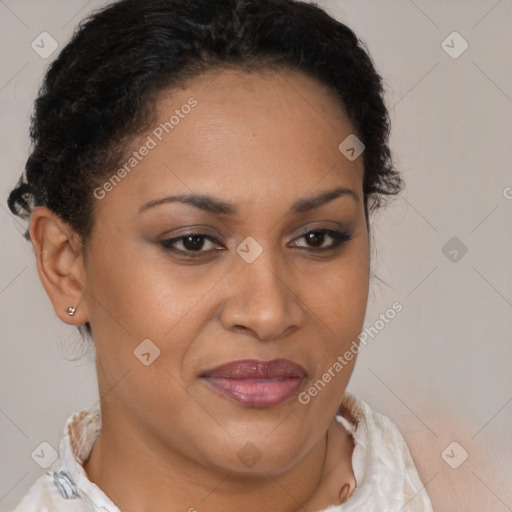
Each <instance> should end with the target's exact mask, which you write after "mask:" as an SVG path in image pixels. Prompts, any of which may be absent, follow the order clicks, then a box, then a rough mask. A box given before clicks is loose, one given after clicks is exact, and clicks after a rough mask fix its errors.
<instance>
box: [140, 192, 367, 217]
mask: <svg viewBox="0 0 512 512" xmlns="http://www.w3.org/2000/svg"><path fill="white" fill-rule="evenodd" d="M343 196H345V197H351V198H352V199H354V200H355V201H356V202H357V203H358V202H359V196H358V195H357V194H356V193H355V192H354V191H353V190H351V189H349V188H345V187H337V188H335V189H332V190H327V191H325V192H321V193H320V194H318V195H316V196H314V197H311V198H308V199H299V200H297V201H295V202H294V203H293V205H292V207H291V211H292V213H304V212H309V211H311V210H315V209H316V208H319V207H320V206H323V205H324V204H327V203H329V202H330V201H333V200H334V199H336V198H338V197H343ZM172 202H180V203H184V204H189V205H191V206H195V207H196V208H199V209H201V210H204V211H206V212H208V213H211V214H214V215H236V214H238V212H239V210H238V208H237V207H236V206H235V205H234V204H232V203H228V202H226V201H222V200H220V199H217V198H215V197H211V196H206V195H201V194H178V195H173V196H167V197H162V198H160V199H153V200H152V201H149V202H147V203H145V204H143V205H142V206H141V207H140V209H139V213H142V212H144V211H145V210H148V209H149V208H153V207H155V206H159V205H161V204H165V203H172Z"/></svg>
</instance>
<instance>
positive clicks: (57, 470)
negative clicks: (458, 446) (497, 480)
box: [13, 392, 433, 512]
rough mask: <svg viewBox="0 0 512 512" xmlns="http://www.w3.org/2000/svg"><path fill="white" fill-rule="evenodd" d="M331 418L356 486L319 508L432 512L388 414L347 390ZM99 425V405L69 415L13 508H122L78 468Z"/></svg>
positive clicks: (77, 511) (66, 511)
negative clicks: (346, 448) (345, 444)
mask: <svg viewBox="0 0 512 512" xmlns="http://www.w3.org/2000/svg"><path fill="white" fill-rule="evenodd" d="M335 418H336V420H337V421H338V422H339V423H341V424H342V425H343V427H344V428H345V429H346V430H347V431H348V432H349V433H350V434H351V435H352V437H353V439H354V451H353V455H352V467H353V470H354V476H355V478H356V483H357V487H356V489H355V491H354V493H353V494H352V496H351V497H350V498H349V499H348V500H347V502H346V503H344V504H343V505H332V506H330V507H328V508H326V509H324V510H323V511H318V512H356V511H357V512H363V511H364V512H433V509H432V505H431V503H430V499H429V497H428V495H427V492H426V490H425V489H424V487H423V484H422V483H421V481H420V478H419V476H418V473H417V471H416V467H415V465H414V462H413V460H412V457H411V454H410V452H409V448H408V447H407V444H406V442H405V440H404V438H403V437H402V435H401V433H400V432H399V430H398V428H397V427H396V426H395V425H394V424H393V423H392V422H391V420H390V419H389V418H387V417H386V416H383V415H382V414H380V413H377V412H373V411H372V410H371V409H370V407H369V405H368V404H367V403H366V402H364V401H363V400H361V399H360V398H358V397H356V396H355V395H353V394H351V393H348V392H347V393H346V394H345V397H344V399H343V402H342V404H341V407H340V409H339V411H338V413H337V414H336V416H335ZM100 428H101V412H100V409H99V408H95V409H92V410H91V411H86V410H84V411H81V412H77V413H74V414H72V415H71V416H70V417H69V418H68V420H67V421H66V425H65V427H64V436H63V438H62V441H61V443H60V457H59V458H58V459H57V460H56V461H55V462H54V463H53V464H52V465H51V466H50V467H49V468H48V469H47V470H46V471H45V472H44V474H43V475H41V476H40V477H39V478H38V479H37V480H36V482H35V483H34V484H33V485H32V487H31V488H30V490H29V491H28V493H27V494H26V495H25V497H24V498H23V500H22V501H21V503H20V504H19V505H18V507H17V508H16V509H15V510H14V511H13V512H46V511H52V512H98V511H102V512H120V510H119V508H118V507H116V505H114V503H112V501H111V500H110V499H109V498H108V497H107V496H106V494H105V493H104V492H103V491H102V490H101V489H100V488H99V487H98V486H97V485H96V484H94V483H93V482H91V481H90V480H89V479H88V477H87V474H86V473H85V471H84V468H83V466H82V464H83V462H84V461H86V460H87V459H88V457H89V454H90V452H91V450H92V447H93V444H94V442H95V440H96V438H97V437H98V434H99V432H100Z"/></svg>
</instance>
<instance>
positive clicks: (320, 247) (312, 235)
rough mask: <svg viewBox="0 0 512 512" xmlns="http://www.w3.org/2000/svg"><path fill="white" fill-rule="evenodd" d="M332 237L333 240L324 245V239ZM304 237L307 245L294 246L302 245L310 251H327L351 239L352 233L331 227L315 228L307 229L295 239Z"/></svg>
mask: <svg viewBox="0 0 512 512" xmlns="http://www.w3.org/2000/svg"><path fill="white" fill-rule="evenodd" d="M329 238H331V239H333V240H334V242H331V244H330V245H327V246H324V243H325V241H326V239H327V240H328V239H329ZM300 239H304V240H306V243H307V245H306V246H304V245H302V246H300V245H299V246H296V247H302V248H304V249H306V250H311V251H327V250H330V249H336V248H337V247H339V246H340V245H341V244H343V243H345V242H348V241H349V240H351V239H352V235H351V234H350V233H348V232H347V231H334V230H331V229H315V230H312V231H308V232H307V233H304V234H303V235H302V236H300V237H299V238H298V239H297V240H300Z"/></svg>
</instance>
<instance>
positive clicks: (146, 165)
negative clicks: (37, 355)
mask: <svg viewBox="0 0 512 512" xmlns="http://www.w3.org/2000/svg"><path fill="white" fill-rule="evenodd" d="M382 96H383V91H382V85H381V78H380V76H379V75H378V74H377V73H376V71H375V69H374V67H373V65H372V62H371V59H370V57H369V55H368V54H367V53H366V51H365V50H364V48H363V45H362V43H361V42H359V41H358V39H357V38H356V36H355V35H354V33H353V32H352V31H351V30H350V29H349V28H347V27H346V26H345V25H343V24H341V23H339V22H337V21H336V20H334V19H332V18H331V17H329V16H328V15H327V14H326V13H325V12H324V11H323V10H321V9H320V8H319V7H316V6H313V5H310V4H307V3H303V2H299V1H292V0H246V1H234V0H222V1H221V0H215V1H212V0H192V1H185V0H174V1H170V0H152V1H141V0H122V1H120V2H117V3H114V4H112V5H110V6H108V7H106V8H104V9H103V10H101V11H99V12H97V13H95V14H93V15H92V16H91V17H90V18H89V19H88V20H87V21H86V22H84V23H82V24H81V26H80V27H79V30H78V31H77V32H76V33H75V35H74V37H73V39H72V41H71V42H70V43H69V44H68V45H67V46H66V47H65V48H64V49H63V50H62V52H61V54H60V55H59V57H58V58H57V60H56V61H55V62H54V63H53V64H52V65H51V67H50V68H49V70H48V72H47V74H46V76H45V80H44V83H43V87H42V89H41V91H40V95H39V97H38V99H37V100H36V105H35V111H34V117H33V124H32V131H31V135H32V138H33V142H34V146H33V150H32V153H31V155H30V157H29V158H28V161H27V164H26V170H25V171H26V172H25V174H24V175H23V176H22V178H20V182H19V183H18V185H17V187H16V188H15V189H14V190H13V191H12V192H11V194H10V197H9V201H8V202H9V207H10V209H11V211H13V213H16V214H18V215H20V216H24V217H27V216H30V227H29V229H28V230H27V232H26V234H25V236H26V238H27V239H28V240H30V241H31V243H32V244H33V246H34V249H35V254H36V259H37V268H38V272H39V276H40V278H41V282H42V284H43V286H44V288H45V290H46V292H47V294H48V296H49V298H50V300H51V302H52V304H53V307H54V309H55V313H56V314H57V316H58V317H59V318H60V319H61V320H62V321H63V322H65V323H68V324H72V325H76V326H78V328H79V330H80V332H81V334H82V335H83V338H84V343H88V342H91V343H93V344H94V347H95V351H96V367H97V375H98V383H99V392H100V397H101V404H100V407H98V408H94V409H92V410H90V411H81V412H79V413H76V414H74V415H72V416H71V417H70V418H69V420H68V421H67V423H66V426H65V429H64V437H63V439H62V442H61V446H60V457H59V459H57V460H56V461H55V462H54V464H53V465H52V466H51V467H50V468H48V469H47V470H46V471H45V473H44V474H43V475H42V476H41V477H40V478H39V479H38V480H37V481H36V483H35V484H34V485H33V486H32V488H31V489H30V491H29V493H28V494H27V496H25V498H24V499H23V501H22V503H20V505H19V507H18V508H17V510H19V511H22V510H23V511H24V512H28V511H35V510H42V509H45V510H55V511H71V510H73V511H85V510H87V511H88V510H103V511H108V512H112V511H118V510H123V511H124V512H127V511H144V510H151V511H160V510H162V511H163V510H165V511H169V510H172V511H178V510H188V511H194V510H197V511H199V512H203V511H219V510H222V511H225V512H229V511H231V510H244V511H249V512H251V511H262V510H265V511H275V512H278V511H279V512H288V511H289V512H292V511H298V510H307V511H320V510H329V511H335V510H340V511H341V510H343V511H355V510H364V511H372V510H375V511H383V510H386V511H395V510H396V511H399V510H401V511H406V510H407V511H431V510H432V507H431V504H430V500H429V498H428V496H427V493H426V491H425V489H424V487H423V485H422V483H421V480H420V478H419V476H418V473H417V471H416V468H415V466H414V462H413V460H412V457H411V455H410V452H409V450H408V447H407V445H406V443H405V441H404V439H403V437H402V436H401V434H400V432H399V431H398V429H397V428H396V426H395V425H394V424H393V423H392V422H391V421H390V420H389V419H388V418H386V417H385V416H383V415H381V414H379V413H377V412H374V411H372V410H371V409H370V407H369V406H368V405H367V404H366V403H365V402H364V401H363V400H361V399H360V398H358V397H356V396H354V395H352V394H350V393H348V392H346V388H347V385H348V382H349V379H350V376H351V373H352V371H353V368H354V364H355V360H356V355H357V353H358V352H359V340H360V333H361V329H362V327H363V322H364V317H365V312H366V305H367V298H368V287H369V276H370V258H369V254H370V243H369V239H370V223H369V214H370V213H373V212H374V211H375V210H376V209H377V208H378V207H380V206H382V204H383V199H384V198H385V196H391V195H393V194H396V193H398V192H399V191H400V189H401V187H402V185H403V183H402V180H401V177H400V176H399V174H398V173H397V172H396V170H395V169H394V168H393V166H392V162H391V156H390V151H389V148H388V133H389V120H388V114H387V111H386V108H385V106H384V103H383V98H382ZM394 307H395V305H394ZM397 307H398V308H399V307H400V305H399V304H398V303H397Z"/></svg>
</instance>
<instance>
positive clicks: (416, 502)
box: [336, 393, 432, 512]
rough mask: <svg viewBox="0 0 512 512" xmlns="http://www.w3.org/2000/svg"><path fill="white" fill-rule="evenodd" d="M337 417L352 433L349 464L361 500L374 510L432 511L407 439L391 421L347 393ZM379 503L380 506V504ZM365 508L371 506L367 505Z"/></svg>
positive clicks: (356, 493)
mask: <svg viewBox="0 0 512 512" xmlns="http://www.w3.org/2000/svg"><path fill="white" fill-rule="evenodd" d="M336 419H337V420H338V421H339V422H340V423H342V424H343V426H344V427H345V428H347V430H348V431H349V432H350V433H351V434H352V437H353V439H354V452H353V456H352V464H353V470H354V475H355V477H356V481H357V488H356V492H355V493H354V495H353V496H354V497H355V496H356V495H358V498H359V499H360V500H362V501H361V504H363V503H365V502H367V503H368V505H370V504H371V505H372V506H376V507H377V508H375V510H395V508H392V507H391V508H390V505H391V501H393V502H394V505H397V504H398V503H399V504H400V506H398V508H396V510H401V511H402V512H432V505H431V502H430V499H429V497H428V495H427V492H426V490H425V487H424V485H423V483H422V482H421V480H420V477H419V475H418V472H417V469H416V465H415V463H414V460H413V458H412V456H411V453H410V451H409V447H408V446H407V443H406V441H405V439H404V437H403V435H402V433H401V432H400V430H399V429H398V427H397V426H396V425H395V424H394V423H393V421H392V420H391V419H390V418H388V417H387V416H385V415H384V414H381V413H379V412H376V411H373V410H372V409H371V408H370V406H369V405H368V404H367V403H366V402H365V401H364V400H362V399H360V398H359V397H357V396H355V395H352V394H351V393H346V395H345V398H344V400H343V403H342V404H341V407H340V410H339V414H337V416H336ZM379 507H380V508H379ZM368 510H373V509H372V508H369V509H368Z"/></svg>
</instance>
